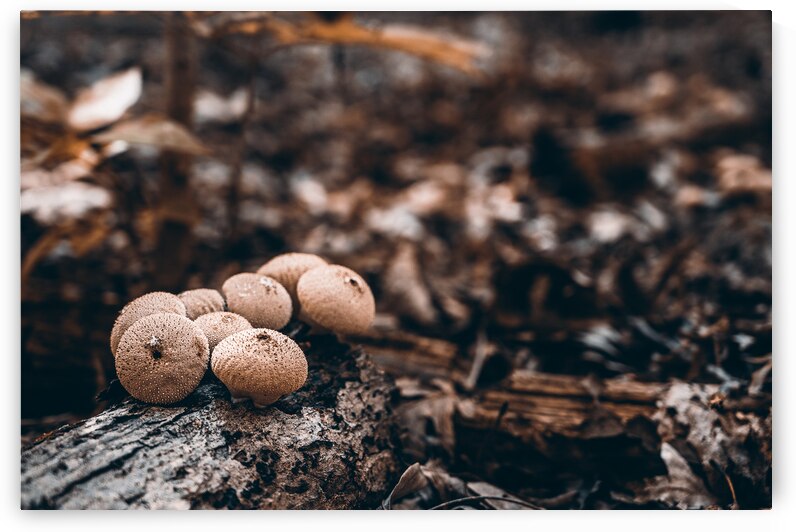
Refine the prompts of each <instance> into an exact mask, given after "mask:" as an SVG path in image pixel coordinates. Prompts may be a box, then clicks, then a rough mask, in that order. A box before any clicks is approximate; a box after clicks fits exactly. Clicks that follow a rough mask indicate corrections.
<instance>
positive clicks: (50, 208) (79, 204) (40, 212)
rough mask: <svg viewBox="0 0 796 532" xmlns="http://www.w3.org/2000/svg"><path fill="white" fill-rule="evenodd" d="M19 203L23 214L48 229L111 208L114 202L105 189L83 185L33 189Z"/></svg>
mask: <svg viewBox="0 0 796 532" xmlns="http://www.w3.org/2000/svg"><path fill="white" fill-rule="evenodd" d="M19 199H20V210H21V212H22V214H30V215H31V216H33V217H34V218H35V219H36V220H37V221H38V222H39V223H42V224H44V225H53V224H56V223H60V222H63V221H64V220H68V219H76V218H81V217H83V216H84V215H85V214H86V213H88V212H89V211H91V210H94V209H104V208H108V207H110V206H111V202H112V196H111V193H110V192H108V191H107V190H105V189H104V188H102V187H98V186H96V185H89V184H88V183H81V182H73V183H67V184H65V185H61V186H54V187H39V188H31V189H29V190H24V191H23V192H22V194H21V195H20V198H19Z"/></svg>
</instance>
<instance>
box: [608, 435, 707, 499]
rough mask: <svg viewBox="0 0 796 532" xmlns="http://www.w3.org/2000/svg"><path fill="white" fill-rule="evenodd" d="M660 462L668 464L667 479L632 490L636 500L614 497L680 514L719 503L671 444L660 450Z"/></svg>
mask: <svg viewBox="0 0 796 532" xmlns="http://www.w3.org/2000/svg"><path fill="white" fill-rule="evenodd" d="M661 458H662V459H663V462H664V463H665V464H666V469H667V471H668V474H667V475H664V476H660V477H653V478H651V479H648V480H645V481H643V482H642V483H640V484H639V485H634V486H632V487H631V490H632V491H633V497H626V496H624V495H621V494H614V496H615V497H616V498H617V499H619V500H623V501H625V502H628V503H632V504H646V503H650V502H660V503H663V504H665V505H667V506H670V507H674V508H679V509H681V510H689V509H700V508H706V507H708V506H713V505H715V504H716V503H717V501H716V499H715V497H714V496H713V495H711V494H710V492H709V491H708V489H707V488H706V487H705V484H704V483H703V482H702V480H701V479H700V478H699V477H697V476H696V475H695V474H694V472H693V471H692V470H691V467H690V466H689V465H688V462H687V461H686V460H685V458H683V457H682V456H681V455H680V453H678V452H677V450H675V448H674V447H672V446H671V445H669V444H668V443H664V444H663V445H662V446H661Z"/></svg>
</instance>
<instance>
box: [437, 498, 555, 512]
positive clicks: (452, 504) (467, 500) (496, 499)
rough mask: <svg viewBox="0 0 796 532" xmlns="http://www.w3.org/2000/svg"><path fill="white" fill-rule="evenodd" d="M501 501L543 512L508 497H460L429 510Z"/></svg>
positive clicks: (538, 507)
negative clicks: (460, 504) (462, 504)
mask: <svg viewBox="0 0 796 532" xmlns="http://www.w3.org/2000/svg"><path fill="white" fill-rule="evenodd" d="M487 500H492V501H503V502H510V503H512V504H517V505H519V506H525V507H526V508H530V509H531V510H543V509H544V508H542V507H541V506H536V505H535V504H531V503H529V502H525V501H522V500H520V499H512V498H510V497H498V496H495V495H476V496H472V497H462V498H460V499H453V500H452V501H447V502H443V503H442V504H438V505H436V506H434V507H433V508H429V510H446V509H447V508H449V507H451V506H455V505H457V504H459V503H462V502H477V501H487Z"/></svg>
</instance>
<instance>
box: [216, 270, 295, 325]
mask: <svg viewBox="0 0 796 532" xmlns="http://www.w3.org/2000/svg"><path fill="white" fill-rule="evenodd" d="M221 291H222V292H224V297H226V299H227V307H229V310H230V311H231V312H234V313H235V314H240V315H241V316H243V317H244V318H246V319H247V320H249V323H251V324H252V325H253V326H254V327H265V328H268V329H281V328H282V327H284V326H285V325H287V322H289V321H290V315H291V314H292V312H293V304H292V303H291V302H290V294H288V293H287V290H285V287H284V286H282V285H281V284H280V283H278V282H277V281H276V280H274V279H272V278H271V277H268V276H266V275H259V274H256V273H239V274H237V275H233V276H232V277H230V278H229V279H227V280H226V281H224V285H223V286H222V287H221Z"/></svg>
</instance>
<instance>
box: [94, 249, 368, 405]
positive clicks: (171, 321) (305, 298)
mask: <svg viewBox="0 0 796 532" xmlns="http://www.w3.org/2000/svg"><path fill="white" fill-rule="evenodd" d="M375 311H376V305H375V301H374V299H373V292H371V290H370V287H369V286H368V284H367V283H366V282H365V280H364V279H363V278H362V277H361V276H360V275H359V274H357V273H356V272H355V271H353V270H351V269H349V268H346V267H345V266H340V265H337V264H329V263H328V262H327V261H326V260H324V259H323V258H321V257H318V256H317V255H311V254H308V253H286V254H284V255H279V256H277V257H274V258H272V259H271V260H269V261H268V262H266V263H265V264H263V265H262V266H261V267H260V268H259V269H258V270H257V272H256V273H250V272H244V273H239V274H236V275H233V276H232V277H230V278H229V279H227V280H226V281H225V282H224V283H223V285H222V287H221V291H220V292H219V291H217V290H213V289H210V288H199V289H195V290H187V291H185V292H182V293H180V294H179V295H174V294H170V293H167V292H152V293H149V294H145V295H143V296H141V297H139V298H137V299H134V300H133V301H131V302H130V303H128V304H127V305H125V307H124V308H123V309H122V310H121V312H120V313H119V316H118V317H117V319H116V322H115V323H114V325H113V330H112V331H111V338H110V346H111V352H112V353H113V356H114V359H115V362H116V373H117V375H118V377H119V381H120V382H121V384H122V386H124V388H125V389H126V390H127V391H128V392H129V393H130V395H132V396H133V397H135V398H136V399H138V400H140V401H144V402H147V403H153V404H164V405H165V404H172V403H176V402H178V401H181V400H183V399H185V398H186V397H187V396H188V395H190V394H191V393H192V392H193V391H194V390H195V389H196V388H197V387H198V386H199V383H200V382H201V381H202V379H203V378H204V376H205V374H206V372H207V368H208V365H209V367H210V368H211V369H212V372H213V374H214V375H215V376H216V377H218V379H219V380H220V381H221V382H222V383H223V384H224V385H225V386H226V387H227V388H228V389H229V391H230V394H231V397H232V400H233V402H238V401H243V400H251V402H252V404H253V405H254V406H255V407H258V408H260V407H265V406H267V405H269V404H272V403H274V402H275V401H277V400H279V398H280V397H282V396H284V395H287V394H289V393H293V392H295V391H296V390H298V389H299V388H301V387H302V386H303V385H304V382H305V381H306V380H307V359H306V357H305V356H304V352H303V351H302V350H301V348H300V347H299V346H298V344H296V342H294V341H293V340H292V339H291V338H290V337H289V336H286V335H284V334H282V333H280V332H278V329H282V328H284V327H285V326H286V325H287V324H288V323H289V322H290V320H291V318H298V319H299V320H301V321H304V322H306V323H307V324H309V325H310V326H311V327H312V330H314V331H319V332H331V333H335V334H343V335H346V334H359V333H362V332H364V331H366V330H367V329H368V327H370V325H371V323H372V322H373V319H374V316H375Z"/></svg>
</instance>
